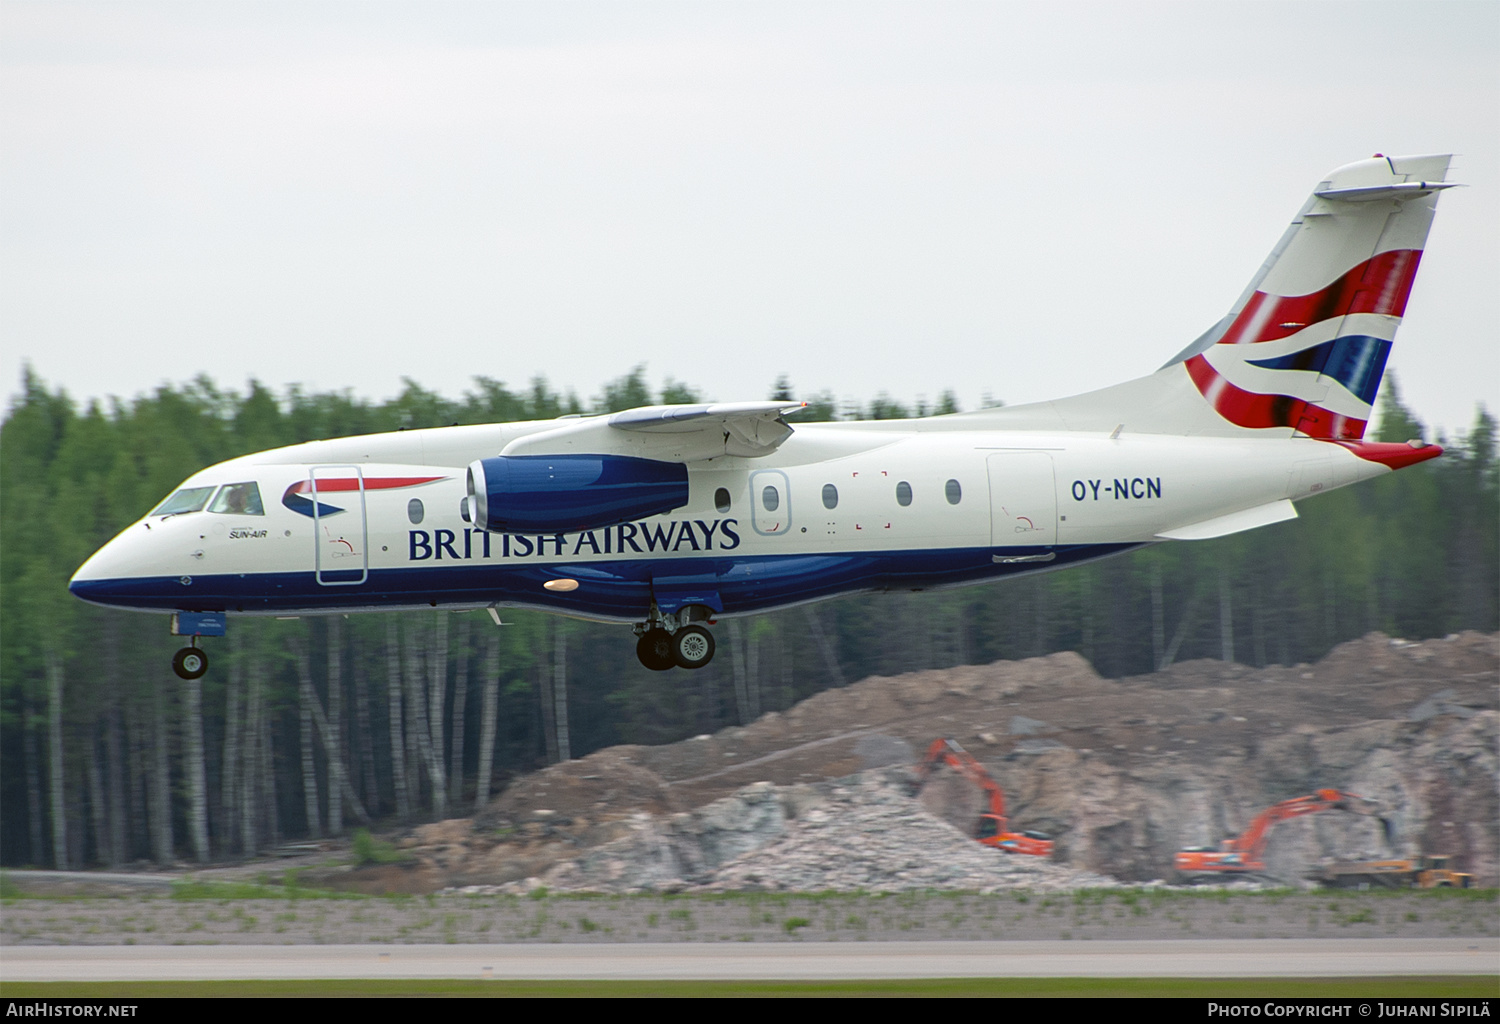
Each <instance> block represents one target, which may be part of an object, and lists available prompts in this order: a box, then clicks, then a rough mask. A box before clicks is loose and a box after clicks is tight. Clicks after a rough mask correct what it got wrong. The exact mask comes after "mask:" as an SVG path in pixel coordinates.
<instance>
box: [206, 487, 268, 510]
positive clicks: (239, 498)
mask: <svg viewBox="0 0 1500 1024" xmlns="http://www.w3.org/2000/svg"><path fill="white" fill-rule="evenodd" d="M208 510H209V511H210V512H219V513H222V514H224V515H231V516H263V515H265V514H266V509H265V506H264V505H262V504H261V503H260V488H259V487H257V486H256V484H255V481H254V480H251V481H250V482H249V483H243V484H225V485H224V487H223V488H222V489H221V490H220V491H219V495H218V497H216V498H214V503H213V504H212V505H210V506H208Z"/></svg>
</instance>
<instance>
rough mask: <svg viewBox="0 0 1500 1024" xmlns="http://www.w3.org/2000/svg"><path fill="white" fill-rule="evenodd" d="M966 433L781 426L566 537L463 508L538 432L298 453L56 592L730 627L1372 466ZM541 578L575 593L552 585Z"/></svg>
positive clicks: (1106, 440)
mask: <svg viewBox="0 0 1500 1024" xmlns="http://www.w3.org/2000/svg"><path fill="white" fill-rule="evenodd" d="M983 426H985V424H983V423H982V422H981V421H978V419H977V418H976V417H963V416H958V417H943V418H937V419H931V420H916V421H900V422H884V423H878V424H872V423H844V424H805V425H800V426H798V427H796V430H795V433H794V434H793V435H792V436H791V437H789V438H787V440H786V442H785V443H784V444H782V445H781V446H780V447H779V448H778V449H776V450H775V451H772V452H770V453H769V454H767V455H764V456H762V457H758V458H744V457H733V456H724V457H720V458H716V459H708V460H704V461H700V462H697V463H694V464H692V465H690V466H689V468H688V474H687V476H688V500H687V502H686V504H684V505H682V506H681V507H678V508H676V509H674V510H673V511H671V512H670V513H667V514H664V515H657V516H651V517H649V518H644V519H639V520H632V521H627V522H621V523H615V524H612V525H608V526H601V527H597V528H595V529H588V530H575V531H571V532H562V533H545V532H543V533H515V534H511V533H486V532H485V531H483V530H480V529H478V528H476V527H475V526H473V525H472V524H471V523H470V522H467V521H465V519H464V517H463V514H462V512H461V506H462V503H463V500H464V498H465V496H466V492H465V487H466V484H465V466H466V465H467V464H468V463H469V462H470V461H471V460H473V459H476V458H482V457H485V456H488V455H492V454H494V453H496V452H499V451H500V450H501V449H502V448H504V447H505V446H506V444H508V443H510V442H511V441H513V440H514V439H516V438H518V437H524V436H526V435H527V434H528V433H534V432H537V431H540V430H545V429H549V428H553V427H555V423H554V422H546V423H523V424H505V425H486V426H473V427H449V428H441V429H433V430H414V431H403V432H399V433H393V434H378V435H369V436H364V437H353V438H343V439H337V440H330V441H319V442H311V443H308V444H302V445H296V446H292V447H288V448H281V449H275V450H271V451H267V452H261V453H258V454H255V455H248V456H244V457H242V458H238V459H234V460H231V461H229V462H224V463H220V464H219V465H216V466H212V467H210V468H208V469H205V470H203V471H202V472H200V473H197V474H195V475H194V476H192V477H191V478H189V479H188V480H187V481H185V482H184V484H183V488H184V489H190V488H221V487H225V486H226V485H235V484H242V483H246V482H254V483H255V484H256V485H257V488H258V492H259V495H260V499H261V500H260V505H259V514H247V513H245V512H244V511H240V510H236V511H231V510H227V509H224V510H220V511H213V510H211V508H212V504H211V501H205V504H204V506H203V507H202V508H201V510H199V511H192V512H187V513H180V514H169V515H159V514H153V515H149V516H147V517H145V518H144V519H142V520H140V521H139V522H137V523H135V524H133V525H132V526H130V527H129V528H127V529H126V530H124V531H123V532H122V533H121V534H120V535H119V536H118V537H116V538H115V539H114V540H112V541H111V542H110V543H109V544H107V545H106V546H105V547H104V548H102V549H101V550H100V551H99V552H98V553H97V554H96V555H94V557H92V558H91V559H89V561H88V562H86V563H85V564H84V565H83V566H82V567H81V568H80V569H79V571H78V574H77V575H76V576H75V578H74V582H73V589H74V591H75V593H78V594H79V596H81V597H83V598H85V599H87V600H91V601H96V602H98V603H103V604H111V605H117V606H123V607H130V608H137V609H142V610H157V611H214V612H219V611H222V612H228V613H231V614H234V613H241V614H278V615H286V614H303V613H317V612H342V611H350V610H355V609H396V608H406V607H425V606H430V605H449V606H459V607H480V606H485V605H494V606H517V605H521V606H534V607H539V608H546V609H550V610H554V611H562V612H568V613H571V614H576V615H581V616H586V617H592V618H600V619H610V620H623V621H639V620H642V619H643V618H644V617H646V616H647V615H648V614H649V613H650V612H651V610H652V605H653V604H655V605H656V606H657V608H658V609H659V610H660V611H661V612H664V613H668V614H670V613H671V612H673V611H676V610H677V609H679V608H681V607H684V606H686V605H690V604H697V605H702V606H704V607H706V608H707V609H708V610H709V611H711V612H712V613H713V614H716V615H717V614H726V615H734V614H744V613H750V612H757V611H764V610H767V609H769V608H775V607H781V606H785V605H789V604H795V603H799V602H802V601H807V600H816V599H819V598H823V597H828V596H832V595H834V594H838V593H847V592H852V591H858V590H869V589H925V588H928V587H936V586H945V585H959V584H965V583H974V582H981V581H983V580H986V579H992V578H996V577H999V576H1003V575H1012V574H1015V573H1019V572H1034V571H1041V570H1046V569H1052V568H1058V567H1061V566H1064V565H1068V564H1074V563H1076V562H1079V561H1083V560H1087V559H1091V558H1097V557H1101V556H1103V555H1107V554H1111V553H1114V552H1117V551H1121V550H1126V549H1128V548H1130V547H1133V546H1136V545H1140V544H1144V543H1150V542H1152V541H1155V540H1160V539H1169V538H1174V537H1183V538H1195V537H1209V536H1217V535H1221V534H1223V533H1230V532H1235V530H1239V529H1246V528H1249V527H1251V526H1256V525H1263V524H1264V523H1268V522H1274V521H1276V520H1278V519H1285V518H1289V517H1290V516H1291V515H1292V514H1294V513H1293V512H1292V511H1291V508H1290V506H1289V505H1288V504H1287V502H1288V501H1289V500H1295V499H1298V498H1303V497H1306V496H1308V495H1310V494H1315V493H1319V492H1321V491H1325V490H1329V489H1332V488H1334V487H1338V486H1342V485H1344V484H1348V483H1353V482H1355V481H1356V480H1359V479H1364V478H1368V477H1371V476H1375V475H1378V474H1382V473H1385V472H1388V469H1387V467H1386V466H1384V465H1382V464H1380V463H1379V462H1375V461H1370V460H1369V459H1366V458H1361V457H1359V456H1358V455H1356V454H1355V453H1354V452H1352V451H1351V450H1349V449H1348V448H1346V447H1343V446H1340V445H1338V444H1332V443H1326V442H1323V441H1318V440H1312V439H1305V438H1286V437H1278V438H1266V437H1256V436H1243V437H1183V436H1169V435H1153V434H1130V433H1120V434H1119V436H1111V435H1108V434H1103V433H1084V432H1055V433H1042V432H1024V431H1013V430H1004V429H995V428H993V427H990V428H989V429H983ZM340 481H342V482H340ZM299 487H300V491H299V490H298V488H299ZM340 488H342V489H340ZM211 493H212V492H211ZM314 494H316V495H317V501H316V502H314V501H313V500H311V499H312V496H313V495H314ZM315 505H316V508H314V506H315ZM558 580H566V581H573V582H575V583H576V586H571V585H568V586H569V589H565V590H560V589H553V588H557V587H558V586H559V584H558V583H557V582H556V581H558ZM549 583H551V584H553V588H549V587H548V586H547V584H549Z"/></svg>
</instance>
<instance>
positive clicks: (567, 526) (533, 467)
mask: <svg viewBox="0 0 1500 1024" xmlns="http://www.w3.org/2000/svg"><path fill="white" fill-rule="evenodd" d="M468 488H469V495H468V499H467V501H466V505H467V508H466V511H467V513H468V515H467V517H466V518H468V519H470V520H472V521H473V523H474V525H475V526H478V527H479V528H480V529H481V530H488V531H490V532H492V533H573V532H576V531H578V530H592V529H597V528H599V527H602V526H610V525H612V524H614V523H623V522H625V521H627V520H630V519H642V518H645V517H647V516H656V515H661V514H662V513H665V512H670V511H672V510H673V509H675V508H681V507H682V506H683V505H686V504H687V501H688V473H687V467H686V466H685V465H683V464H682V463H680V462H659V461H657V460H656V459H638V458H634V457H633V456H628V455H497V456H495V457H494V458H490V459H478V460H476V461H475V462H473V463H471V464H470V465H469V474H468Z"/></svg>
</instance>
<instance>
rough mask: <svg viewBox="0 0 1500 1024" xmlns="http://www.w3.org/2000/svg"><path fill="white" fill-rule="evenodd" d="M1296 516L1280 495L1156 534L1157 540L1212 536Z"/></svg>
mask: <svg viewBox="0 0 1500 1024" xmlns="http://www.w3.org/2000/svg"><path fill="white" fill-rule="evenodd" d="M1296 518H1297V508H1296V506H1295V505H1293V504H1292V503H1291V502H1290V501H1288V500H1287V499H1285V498H1282V499H1281V500H1280V501H1273V502H1270V503H1269V504H1266V505H1257V506H1256V507H1255V508H1247V509H1241V510H1240V511H1239V512H1231V513H1229V515H1227V516H1216V517H1214V518H1213V519H1205V520H1203V521H1202V522H1201V523H1192V524H1191V525H1188V526H1179V527H1177V528H1176V529H1172V530H1163V531H1162V532H1161V533H1158V534H1157V535H1156V536H1157V538H1158V539H1159V540H1212V539H1213V538H1214V537H1227V536H1229V535H1230V534H1231V533H1243V532H1244V531H1245V530H1254V529H1256V528H1257V527H1261V526H1270V525H1271V524H1272V523H1280V522H1284V521H1285V520H1288V519H1296Z"/></svg>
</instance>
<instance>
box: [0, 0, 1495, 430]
mask: <svg viewBox="0 0 1500 1024" xmlns="http://www.w3.org/2000/svg"><path fill="white" fill-rule="evenodd" d="M0 15H3V21H0V74H3V78H0V146H3V148H0V218H3V220H0V261H3V262H0V310H3V322H0V331H3V335H0V337H3V358H0V383H3V385H4V391H3V392H0V393H3V394H13V393H14V392H15V391H16V389H17V385H18V383H19V380H20V374H21V367H22V364H23V363H24V362H28V361H29V362H30V363H31V364H32V365H33V366H34V367H35V368H36V370H37V372H38V373H39V374H41V376H42V377H43V378H44V379H45V380H46V381H47V382H48V383H49V384H51V385H53V386H62V387H65V388H66V389H67V390H68V391H69V392H70V393H71V394H73V395H74V396H76V397H81V398H87V397H91V396H102V395H108V394H114V395H127V396H128V395H133V394H137V393H140V392H143V391H148V390H150V389H151V388H153V387H155V386H156V385H157V384H159V383H161V382H164V381H173V382H180V381H185V380H188V379H190V378H192V377H193V376H195V375H197V374H199V373H207V374H209V375H210V376H211V377H213V378H214V379H216V380H217V381H218V382H219V383H220V384H221V385H225V386H228V387H233V388H241V387H243V385H244V382H245V381H246V380H248V379H249V378H251V377H254V378H258V379H259V380H261V381H263V382H265V383H266V384H268V385H271V386H273V387H275V388H278V389H279V388H281V387H283V386H285V385H286V384H289V383H293V382H298V383H301V384H303V385H305V386H307V387H309V388H314V389H339V390H342V389H351V390H352V391H354V392H355V393H356V394H360V395H364V396H368V397H371V398H383V397H387V396H390V395H392V394H394V393H396V392H397V391H399V390H400V388H401V378H402V377H403V376H409V377H411V378H414V379H415V380H416V381H417V382H418V383H420V384H422V385H423V386H425V387H428V388H432V389H435V390H437V391H440V392H443V393H445V394H448V395H451V396H454V397H457V396H458V395H459V394H461V393H462V391H463V390H464V389H465V387H466V386H467V385H468V382H469V380H470V378H472V377H473V376H474V375H485V376H490V377H495V378H499V379H501V380H503V381H506V382H508V383H510V384H512V385H514V386H524V385H525V384H526V383H527V382H528V381H529V380H530V378H531V377H533V376H535V375H538V374H540V375H544V376H546V377H547V378H548V379H549V380H550V381H551V382H552V383H553V384H554V385H555V386H558V387H561V388H564V389H572V390H575V391H576V392H577V393H578V394H579V395H580V397H582V398H583V399H585V400H587V399H589V398H590V397H592V396H593V395H595V394H597V393H598V391H599V390H600V384H601V383H602V382H603V381H605V380H607V379H609V378H612V377H617V376H619V375H621V374H623V373H625V372H628V371H629V370H630V368H631V367H632V366H634V365H636V364H638V363H644V364H646V366H647V369H648V375H649V377H650V378H651V379H652V381H653V382H654V383H656V384H658V385H659V384H660V383H661V382H662V381H663V380H664V379H665V378H667V377H673V378H676V379H677V380H680V381H684V382H687V383H689V384H692V385H694V386H696V387H699V388H700V389H702V390H703V391H704V392H705V394H706V395H707V396H708V397H711V398H715V399H720V400H726V401H727V400H739V399H758V398H763V397H766V396H767V394H768V393H769V390H770V388H771V385H772V383H773V382H774V380H775V379H776V377H777V376H778V375H779V374H782V373H785V374H787V375H788V376H789V377H790V378H791V380H792V382H793V384H794V386H795V387H796V388H797V389H798V391H799V393H806V392H813V391H823V390H828V391H832V392H833V393H834V394H835V395H836V396H839V397H841V398H850V399H860V400H868V399H870V398H872V397H874V396H875V394H876V393H877V392H879V391H886V392H889V393H890V394H891V395H892V396H893V397H895V398H897V399H899V400H903V401H911V400H913V399H915V398H917V397H918V396H926V397H927V398H929V399H931V398H935V397H936V396H937V395H938V394H939V393H940V392H941V391H943V390H944V389H949V388H951V389H953V390H954V391H955V392H956V393H957V394H958V397H959V400H960V402H961V404H962V405H963V406H964V407H965V408H974V407H976V406H978V405H979V404H980V402H981V399H982V397H983V396H984V395H986V394H988V395H992V396H993V397H995V398H998V399H1003V400H1004V401H1005V402H1007V403H1008V404H1015V403H1019V402H1026V401H1035V400H1041V399H1046V398H1052V397H1059V396H1062V395H1065V394H1073V393H1077V392H1080V391H1085V390H1089V389H1092V388H1096V387H1101V386H1104V385H1106V384H1111V383H1115V382H1117V381H1120V380H1125V379H1128V378H1131V377H1135V376H1140V375H1142V374H1144V373H1148V372H1150V371H1152V370H1154V369H1155V368H1156V367H1157V366H1159V365H1160V364H1161V363H1162V362H1164V361H1165V360H1166V359H1167V358H1169V357H1170V356H1171V355H1173V354H1174V353H1175V352H1177V351H1178V350H1179V349H1181V348H1182V347H1183V346H1184V345H1185V344H1187V343H1188V342H1189V341H1191V340H1192V339H1193V338H1194V337H1195V336H1197V335H1198V334H1199V333H1200V332H1201V331H1203V330H1204V329H1205V328H1206V327H1208V326H1209V325H1210V324H1212V323H1213V322H1214V321H1215V320H1217V319H1218V318H1219V317H1220V316H1222V315H1223V313H1224V312H1226V310H1227V308H1228V306H1229V305H1230V303H1231V302H1233V300H1234V299H1235V297H1236V296H1237V295H1238V293H1239V292H1240V290H1241V289H1242V288H1243V286H1244V285H1245V283H1246V282H1247V281H1248V279H1249V277H1250V275H1251V274H1252V273H1253V272H1254V271H1255V269H1256V268H1257V267H1258V266H1259V264H1260V262H1261V261H1262V259H1264V257H1265V255H1266V253H1267V252H1268V251H1269V250H1270V247H1271V245H1272V244H1273V243H1274V242H1275V241H1276V239H1277V238H1278V236H1279V235H1280V234H1281V232H1282V230H1283V229H1284V228H1285V226H1286V223H1287V222H1288V221H1289V220H1290V218H1291V217H1292V215H1293V214H1295V213H1296V211H1297V209H1298V207H1299V206H1300V205H1301V203H1302V202H1303V200H1304V198H1305V197H1306V195H1307V193H1308V192H1309V191H1310V190H1311V188H1312V187H1313V186H1314V185H1315V184H1316V183H1317V182H1318V180H1319V179H1320V178H1321V177H1322V176H1323V175H1324V174H1325V173H1326V172H1327V171H1329V170H1330V169H1332V168H1334V167H1336V166H1338V165H1340V164H1344V163H1348V162H1350V161H1353V160H1357V159H1362V158H1364V157H1368V156H1370V155H1371V154H1373V153H1375V152H1381V153H1388V154H1403V153H1431V152H1454V153H1456V154H1458V155H1457V158H1456V161H1455V168H1454V171H1453V172H1451V173H1450V177H1451V178H1454V179H1456V180H1460V181H1463V182H1465V183H1467V184H1468V185H1470V186H1471V187H1469V188H1465V189H1454V190H1451V191H1449V192H1446V193H1444V194H1443V197H1442V201H1441V202H1440V204H1439V208H1438V217H1437V221H1436V224H1435V226H1434V228H1433V232H1432V235H1431V237H1430V239H1429V244H1428V250H1427V254H1426V256H1425V257H1424V259H1423V262H1422V270H1421V273H1420V274H1419V276H1418V278H1417V283H1416V287H1415V290H1414V292H1413V295H1412V299H1411V302H1410V305H1409V306H1408V309H1407V319H1406V323H1405V325H1404V326H1403V328H1402V329H1401V332H1400V334H1399V335H1398V337H1397V341H1396V346H1395V348H1394V350H1393V352H1392V355H1391V360H1390V366H1391V367H1392V368H1393V369H1394V370H1395V372H1396V373H1397V374H1398V375H1399V377H1400V380H1401V384H1402V389H1403V394H1404V395H1405V396H1406V398H1407V399H1408V401H1409V404H1410V405H1411V406H1412V407H1413V408H1414V409H1415V410H1416V411H1417V413H1418V414H1419V415H1421V416H1422V417H1424V418H1426V419H1427V420H1428V422H1430V423H1436V424H1439V425H1441V426H1443V427H1445V428H1446V429H1448V430H1449V431H1453V430H1463V429H1466V428H1467V427H1468V426H1469V424H1470V423H1471V422H1472V418H1473V414H1474V407H1475V403H1476V402H1481V401H1482V402H1484V403H1486V404H1487V405H1488V406H1489V407H1490V409H1491V410H1500V336H1497V335H1500V332H1497V329H1496V319H1495V307H1496V305H1497V297H1500V204H1497V195H1500V4H1496V3H1492V2H1484V3H1472V4H1471V3H1391V4H1382V3H1324V4H1319V3H1289V4H1277V3H1241V4H1236V3H1212V4H1210V3H1163V4H1145V3H1135V4H1127V3H1110V4H1103V5H1094V4H1079V5H1069V4H1060V3H1047V4H1040V3H1035V4H1004V3H979V4H967V3H948V4H944V3H936V2H933V0H921V2H917V3H889V4H881V3H869V2H861V3H832V4H822V3H809V2H796V3H787V4H781V3H743V4H737V3H728V2H721V3H697V4H688V3H672V4H640V3H627V2H610V3H604V4H591V3H541V4H530V3H478V2H470V3H438V2H432V0H427V2H421V3H416V2H411V3H400V2H393V3H373V2H360V3H353V2H345V3H316V2H306V0H299V2H277V3H269V2H261V3H233V2H224V0H218V2H213V3H208V2H192V3H129V2H115V3H66V2H58V0H48V2H46V3H18V2H14V0H3V3H0Z"/></svg>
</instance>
